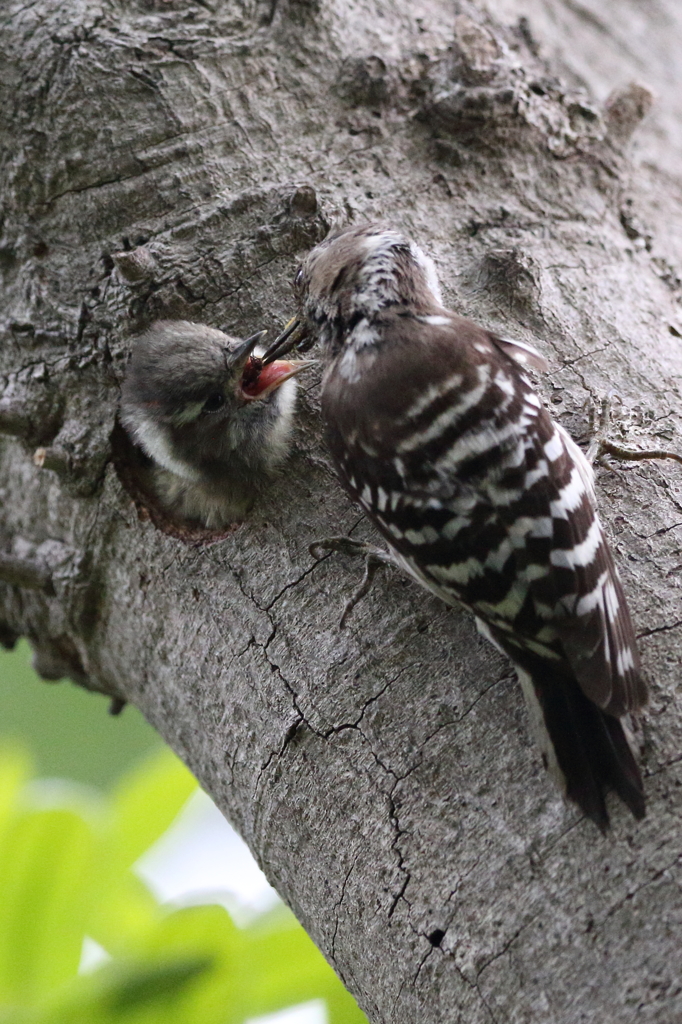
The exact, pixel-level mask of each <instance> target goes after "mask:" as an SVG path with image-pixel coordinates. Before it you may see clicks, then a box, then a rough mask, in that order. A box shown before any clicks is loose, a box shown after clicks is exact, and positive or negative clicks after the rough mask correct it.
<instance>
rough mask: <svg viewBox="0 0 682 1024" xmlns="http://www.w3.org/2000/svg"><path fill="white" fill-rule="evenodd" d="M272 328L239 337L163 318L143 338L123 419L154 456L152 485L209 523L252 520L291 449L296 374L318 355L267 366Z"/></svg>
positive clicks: (164, 498)
mask: <svg viewBox="0 0 682 1024" xmlns="http://www.w3.org/2000/svg"><path fill="white" fill-rule="evenodd" d="M264 333H265V332H264V331H261V332H259V333H258V334H256V335H254V336H253V337H251V338H248V339H247V340H246V341H239V340H238V339H236V338H231V337H229V336H228V335H227V334H223V333H222V331H218V330H215V329H214V328H212V327H206V326H205V325H204V324H194V323H189V322H187V321H184V320H158V321H157V322H156V323H154V324H152V325H151V327H150V328H149V329H148V330H147V331H145V333H144V334H142V335H140V336H139V337H138V338H137V339H136V341H135V347H134V349H133V353H132V357H131V359H130V362H129V363H128V367H127V369H126V375H125V380H124V382H123V388H122V394H121V411H120V418H121V422H122V424H123V426H124V427H125V428H126V430H127V431H128V433H129V434H130V436H131V437H132V439H133V440H134V441H135V442H136V444H138V445H139V446H140V448H142V450H143V451H144V452H145V454H146V455H147V456H148V457H149V458H150V459H151V460H152V466H151V467H150V470H149V474H148V478H147V480H146V483H147V486H149V487H150V488H151V489H152V491H153V492H154V494H155V495H156V497H157V498H158V500H159V502H160V504H161V505H162V506H163V507H164V508H165V509H166V510H167V511H168V512H169V513H170V514H171V515H172V516H173V517H174V518H177V519H179V520H181V521H183V522H190V523H195V524H199V525H201V526H203V527H206V528H209V529H218V528H221V527H223V526H228V525H230V524H232V523H234V522H237V521H239V520H240V519H243V518H244V516H245V515H246V513H247V512H248V510H249V508H250V507H251V505H252V504H253V502H254V500H255V497H256V495H257V493H258V491H259V488H260V486H261V484H262V483H263V482H265V481H266V480H267V479H268V477H269V476H270V475H271V474H272V471H273V470H274V469H275V468H276V467H277V466H278V465H279V464H280V463H281V462H282V461H283V460H284V458H285V457H286V455H287V453H288V450H289V443H290V438H291V431H292V426H293V416H294V406H295V401H296V382H295V381H294V380H292V377H293V376H294V374H296V373H298V372H299V371H300V370H301V369H303V368H304V367H305V366H307V365H308V363H307V362H302V361H298V362H289V361H277V362H270V363H269V364H268V366H263V364H262V360H261V359H260V357H259V356H258V355H256V353H257V352H258V351H259V350H258V349H257V348H256V344H257V342H258V341H259V340H260V338H261V337H262V335H263V334H264Z"/></svg>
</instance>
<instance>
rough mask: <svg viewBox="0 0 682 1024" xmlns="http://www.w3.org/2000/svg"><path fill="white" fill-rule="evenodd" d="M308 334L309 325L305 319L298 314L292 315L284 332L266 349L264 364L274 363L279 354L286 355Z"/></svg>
mask: <svg viewBox="0 0 682 1024" xmlns="http://www.w3.org/2000/svg"><path fill="white" fill-rule="evenodd" d="M307 336H308V325H307V324H306V323H305V321H303V320H300V319H299V318H298V317H297V316H294V317H292V318H291V320H290V321H289V323H288V324H287V325H286V327H285V328H284V330H283V331H282V333H281V334H280V335H279V336H278V337H277V338H275V340H274V341H273V343H272V345H270V347H269V348H268V349H267V350H266V352H265V355H264V356H263V366H267V365H268V363H272V361H273V360H274V359H277V358H278V357H279V356H284V355H286V354H287V352H291V350H292V348H295V347H296V346H298V345H300V344H301V342H302V341H305V340H306V338H307Z"/></svg>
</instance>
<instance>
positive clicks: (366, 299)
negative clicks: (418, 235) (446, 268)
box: [264, 224, 442, 364]
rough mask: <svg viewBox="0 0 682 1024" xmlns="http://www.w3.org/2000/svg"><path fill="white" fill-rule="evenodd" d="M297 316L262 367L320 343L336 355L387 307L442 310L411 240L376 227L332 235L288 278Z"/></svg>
mask: <svg viewBox="0 0 682 1024" xmlns="http://www.w3.org/2000/svg"><path fill="white" fill-rule="evenodd" d="M294 291H295V293H296V299H297V302H298V307H299V312H298V315H297V316H296V317H294V318H293V319H292V320H290V321H289V323H288V324H287V326H286V328H285V330H284V332H283V333H282V334H281V335H280V336H279V337H278V338H277V339H276V340H275V342H274V343H273V344H272V345H271V346H270V348H269V349H268V350H267V351H266V353H265V356H264V362H265V363H266V364H267V363H269V361H270V360H273V359H277V358H278V357H279V356H281V355H283V354H285V353H286V352H289V351H291V349H292V348H294V347H298V348H299V350H301V351H303V350H305V348H307V347H310V345H312V344H313V343H314V342H315V341H316V340H318V338H319V340H320V342H321V344H322V347H323V350H326V351H327V354H333V353H336V352H337V351H338V350H339V349H340V348H341V347H342V346H343V344H344V340H345V339H346V338H347V337H348V335H349V333H350V332H351V331H352V330H353V329H354V327H356V326H357V324H358V323H359V322H360V321H362V320H367V321H368V322H370V323H371V321H372V319H374V318H375V317H376V316H377V315H379V314H380V313H381V311H382V310H385V309H386V308H387V307H390V306H401V307H409V308H410V309H411V310H412V311H414V312H417V313H432V312H433V311H434V309H440V308H441V306H442V297H441V292H440V286H439V284H438V275H437V273H436V268H435V265H434V263H433V260H431V259H430V258H429V257H428V256H427V255H426V254H425V253H424V252H422V250H421V249H420V248H419V247H418V246H417V245H415V243H414V242H413V241H411V239H409V238H407V237H406V236H405V235H402V234H401V233H400V232H398V231H394V230H393V229H391V228H387V227H385V226H384V225H382V224H365V225H361V226H359V227H351V228H345V229H344V230H341V231H336V232H334V233H333V234H331V235H329V236H328V237H327V238H325V239H324V241H323V242H320V244H319V245H317V246H315V248H314V249H313V250H312V251H311V252H310V253H309V254H308V256H307V257H306V259H305V260H304V261H303V263H302V264H301V266H300V267H299V269H298V271H297V273H296V277H295V278H294Z"/></svg>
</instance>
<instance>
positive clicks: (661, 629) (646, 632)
mask: <svg viewBox="0 0 682 1024" xmlns="http://www.w3.org/2000/svg"><path fill="white" fill-rule="evenodd" d="M680 626H682V619H678V621H677V622H671V623H669V624H668V625H665V626H652V627H651V628H650V629H643V630H642V631H641V632H640V633H638V634H637V639H638V640H642V639H644V638H645V637H648V636H654V635H655V634H656V633H669V632H670V630H671V629H679V627H680Z"/></svg>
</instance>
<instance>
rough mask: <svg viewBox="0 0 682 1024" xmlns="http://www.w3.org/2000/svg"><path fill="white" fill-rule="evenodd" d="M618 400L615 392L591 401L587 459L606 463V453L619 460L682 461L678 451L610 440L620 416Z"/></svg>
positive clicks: (592, 463)
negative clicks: (603, 460) (617, 411)
mask: <svg viewBox="0 0 682 1024" xmlns="http://www.w3.org/2000/svg"><path fill="white" fill-rule="evenodd" d="M615 400H618V401H619V399H618V396H617V395H616V394H615V392H610V393H609V394H608V395H603V396H602V398H601V399H600V401H599V402H596V401H595V400H594V399H588V401H589V434H590V435H591V436H592V440H591V441H590V444H589V447H588V449H587V452H586V453H585V454H586V457H587V461H588V462H589V463H590V464H591V465H594V464H595V463H598V464H600V465H604V463H603V462H602V459H603V457H604V455H610V456H611V458H613V459H617V460H618V461H619V462H643V461H644V460H645V459H673V460H674V461H675V462H682V455H679V454H678V453H677V452H671V451H668V450H667V449H665V448H628V447H626V446H625V445H622V444H617V443H616V442H615V441H612V440H610V438H609V434H610V433H611V430H612V428H613V424H614V421H615V420H616V419H618V418H620V417H619V416H618V415H617V414H616V413H614V408H613V406H614V401H615Z"/></svg>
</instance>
